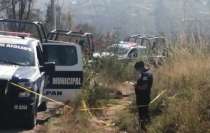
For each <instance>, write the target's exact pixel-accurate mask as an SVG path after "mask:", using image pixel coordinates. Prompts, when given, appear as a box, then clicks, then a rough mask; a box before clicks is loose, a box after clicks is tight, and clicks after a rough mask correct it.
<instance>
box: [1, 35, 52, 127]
mask: <svg viewBox="0 0 210 133" xmlns="http://www.w3.org/2000/svg"><path fill="white" fill-rule="evenodd" d="M20 36H22V37H18V36H9V35H0V105H1V110H0V118H1V119H0V123H1V125H11V122H12V123H13V124H14V125H15V126H18V127H19V126H22V125H24V126H25V127H27V128H32V127H33V126H34V125H35V123H36V113H37V107H38V106H39V105H40V104H41V97H40V96H35V95H33V94H30V93H29V92H26V91H24V90H22V89H20V88H18V87H17V86H15V85H14V84H12V83H15V84H17V85H20V86H24V87H26V88H29V89H31V90H33V91H35V92H37V93H40V94H42V92H43V88H44V81H45V80H44V78H45V77H44V75H45V71H44V70H47V69H49V68H48V67H45V66H43V65H42V64H44V62H43V61H44V60H43V59H42V57H41V54H42V53H43V50H42V46H41V44H40V42H39V41H38V40H36V39H33V38H28V37H24V36H23V35H20Z"/></svg>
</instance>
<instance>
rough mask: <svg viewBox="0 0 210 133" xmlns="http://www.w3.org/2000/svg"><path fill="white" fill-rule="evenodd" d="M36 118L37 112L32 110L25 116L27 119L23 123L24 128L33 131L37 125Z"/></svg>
mask: <svg viewBox="0 0 210 133" xmlns="http://www.w3.org/2000/svg"><path fill="white" fill-rule="evenodd" d="M36 116H37V111H36V109H32V111H31V112H28V114H27V119H26V121H25V122H24V123H25V124H24V125H25V126H24V127H25V128H26V129H33V128H34V127H35V126H36V124H37V119H36Z"/></svg>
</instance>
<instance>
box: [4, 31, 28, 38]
mask: <svg viewBox="0 0 210 133" xmlns="http://www.w3.org/2000/svg"><path fill="white" fill-rule="evenodd" d="M0 35H8V36H19V37H30V36H31V34H30V33H26V32H10V31H0Z"/></svg>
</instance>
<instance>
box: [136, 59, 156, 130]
mask: <svg viewBox="0 0 210 133" xmlns="http://www.w3.org/2000/svg"><path fill="white" fill-rule="evenodd" d="M135 69H136V71H137V83H136V85H135V93H136V104H137V107H138V113H139V122H140V125H141V128H143V129H145V124H146V123H148V122H149V121H150V116H149V103H150V92H151V88H152V84H153V75H152V72H151V71H150V69H147V68H145V66H144V62H143V61H139V62H137V63H136V64H135Z"/></svg>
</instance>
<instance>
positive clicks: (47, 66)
mask: <svg viewBox="0 0 210 133" xmlns="http://www.w3.org/2000/svg"><path fill="white" fill-rule="evenodd" d="M40 71H41V72H46V73H52V72H54V71H55V62H45V63H44V66H41V67H40Z"/></svg>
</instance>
